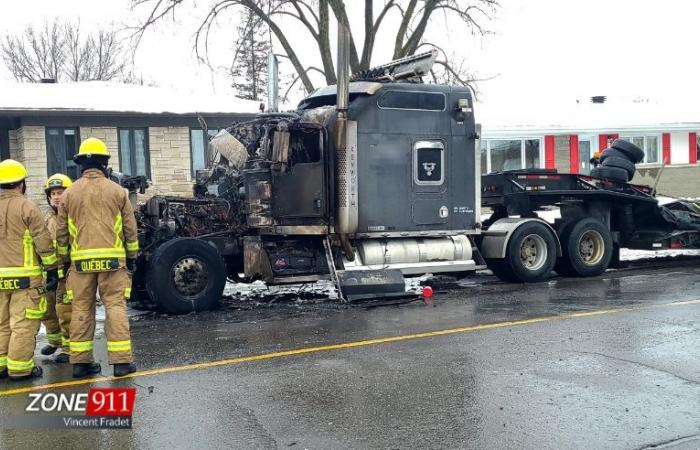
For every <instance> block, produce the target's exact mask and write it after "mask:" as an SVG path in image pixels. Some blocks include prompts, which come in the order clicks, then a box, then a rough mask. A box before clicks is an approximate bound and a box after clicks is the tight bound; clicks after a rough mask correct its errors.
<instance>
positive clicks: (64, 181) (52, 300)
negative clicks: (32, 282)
mask: <svg viewBox="0 0 700 450" xmlns="http://www.w3.org/2000/svg"><path fill="white" fill-rule="evenodd" d="M71 184H73V182H72V181H71V179H70V178H68V177H67V176H65V175H63V174H60V173H57V174H55V175H52V176H51V177H49V179H48V180H46V184H45V185H44V192H45V193H46V200H47V202H48V203H49V206H51V211H49V213H48V214H47V215H46V227H47V228H48V230H49V233H50V234H51V238H52V239H53V240H54V245H56V215H57V213H58V207H59V206H60V204H61V196H62V195H63V191H65V190H66V189H68V188H69V187H70V185H71ZM59 267H60V261H59ZM58 279H59V282H58V289H56V292H55V293H54V292H50V293H48V294H47V296H46V300H47V307H48V309H47V311H46V316H45V317H44V320H43V321H42V323H43V324H44V327H46V337H47V338H48V340H49V343H48V344H47V345H46V346H45V347H44V348H42V349H41V354H42V355H53V354H54V353H55V352H56V350H58V349H59V348H60V349H61V351H60V352H59V354H58V355H56V356H55V357H54V358H53V360H54V362H56V363H59V364H63V363H67V362H68V360H69V356H68V354H69V352H70V348H69V344H70V334H69V333H70V331H69V330H70V316H71V309H72V308H71V299H70V297H68V296H66V295H65V294H66V281H65V274H64V273H63V269H59V270H58Z"/></svg>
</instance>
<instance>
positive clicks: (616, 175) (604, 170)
mask: <svg viewBox="0 0 700 450" xmlns="http://www.w3.org/2000/svg"><path fill="white" fill-rule="evenodd" d="M591 176H592V177H596V178H605V179H608V180H612V181H620V182H622V183H626V182H627V181H628V180H629V173H628V172H627V171H626V170H625V169H620V168H619V167H607V166H600V167H596V168H595V169H593V170H591Z"/></svg>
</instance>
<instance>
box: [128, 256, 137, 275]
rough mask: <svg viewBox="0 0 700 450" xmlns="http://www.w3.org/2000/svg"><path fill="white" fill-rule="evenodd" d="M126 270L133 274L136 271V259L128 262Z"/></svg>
mask: <svg viewBox="0 0 700 450" xmlns="http://www.w3.org/2000/svg"><path fill="white" fill-rule="evenodd" d="M126 270H128V271H129V272H131V273H134V272H135V271H136V259H135V258H128V259H127V260H126Z"/></svg>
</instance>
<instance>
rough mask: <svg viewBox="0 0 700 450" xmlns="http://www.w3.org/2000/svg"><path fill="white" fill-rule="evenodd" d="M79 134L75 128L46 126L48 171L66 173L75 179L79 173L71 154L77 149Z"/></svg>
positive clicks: (50, 173)
mask: <svg viewBox="0 0 700 450" xmlns="http://www.w3.org/2000/svg"><path fill="white" fill-rule="evenodd" d="M79 141H80V135H79V133H78V129H77V128H46V162H47V164H46V165H47V168H48V173H47V174H46V175H47V176H49V177H50V176H51V175H53V174H55V173H62V174H64V175H68V176H69V177H70V178H71V179H73V180H75V179H77V178H78V176H79V175H80V174H79V172H78V166H77V165H76V164H75V162H74V161H73V156H75V153H76V152H77V150H78V147H79Z"/></svg>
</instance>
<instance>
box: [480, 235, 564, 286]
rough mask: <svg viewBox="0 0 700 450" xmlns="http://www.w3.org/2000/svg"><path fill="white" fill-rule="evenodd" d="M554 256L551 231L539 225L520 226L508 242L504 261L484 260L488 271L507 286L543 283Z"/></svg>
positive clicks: (554, 246)
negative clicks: (507, 283) (507, 282)
mask: <svg viewBox="0 0 700 450" xmlns="http://www.w3.org/2000/svg"><path fill="white" fill-rule="evenodd" d="M556 255H557V243H556V238H555V237H554V235H553V233H552V231H551V230H550V229H549V228H548V227H547V226H546V225H544V224H543V223H540V222H538V221H532V222H527V223H525V224H523V225H521V226H519V227H518V228H517V229H516V230H515V232H514V233H513V235H512V236H511V237H510V239H509V240H508V245H507V247H506V257H505V258H503V259H492V258H491V259H487V260H486V263H487V266H488V267H489V269H491V271H492V272H493V273H494V275H496V276H497V277H498V278H500V279H501V280H504V281H509V282H524V283H530V282H536V281H542V280H544V279H545V278H547V276H548V275H549V274H550V272H551V271H552V268H553V267H554V262H555V260H556Z"/></svg>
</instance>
